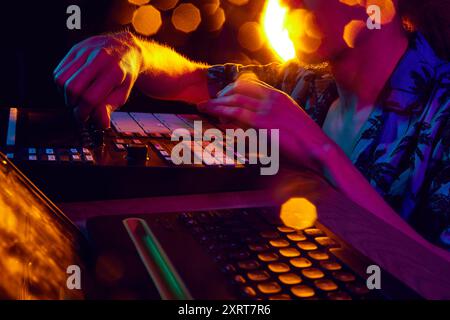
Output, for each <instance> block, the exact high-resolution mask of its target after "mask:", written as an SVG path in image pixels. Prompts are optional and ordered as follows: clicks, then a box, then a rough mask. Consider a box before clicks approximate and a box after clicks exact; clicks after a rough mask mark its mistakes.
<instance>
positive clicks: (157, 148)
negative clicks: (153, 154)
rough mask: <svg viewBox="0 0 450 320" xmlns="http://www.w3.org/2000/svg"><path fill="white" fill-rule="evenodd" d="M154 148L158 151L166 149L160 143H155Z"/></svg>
mask: <svg viewBox="0 0 450 320" xmlns="http://www.w3.org/2000/svg"><path fill="white" fill-rule="evenodd" d="M153 146H154V147H155V148H156V150H164V148H163V147H162V146H161V145H160V144H159V143H154V144H153Z"/></svg>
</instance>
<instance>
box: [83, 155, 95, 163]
mask: <svg viewBox="0 0 450 320" xmlns="http://www.w3.org/2000/svg"><path fill="white" fill-rule="evenodd" d="M85 158H86V161H87V162H94V157H93V156H92V155H87V156H85Z"/></svg>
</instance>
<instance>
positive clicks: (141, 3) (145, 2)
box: [128, 0, 150, 6]
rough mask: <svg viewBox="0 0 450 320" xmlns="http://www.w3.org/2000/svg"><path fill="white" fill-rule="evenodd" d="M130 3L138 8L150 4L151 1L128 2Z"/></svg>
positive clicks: (136, 0) (130, 0) (131, 0)
mask: <svg viewBox="0 0 450 320" xmlns="http://www.w3.org/2000/svg"><path fill="white" fill-rule="evenodd" d="M128 2H129V3H131V4H135V5H137V6H143V5H144V4H147V3H149V2H150V0H128Z"/></svg>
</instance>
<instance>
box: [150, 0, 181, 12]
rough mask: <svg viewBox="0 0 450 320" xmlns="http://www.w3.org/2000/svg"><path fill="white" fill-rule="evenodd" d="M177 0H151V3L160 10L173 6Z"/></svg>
mask: <svg viewBox="0 0 450 320" xmlns="http://www.w3.org/2000/svg"><path fill="white" fill-rule="evenodd" d="M177 4H178V0H152V5H153V6H154V7H155V8H158V9H159V10H162V11H167V10H171V9H173V8H175V6H176V5H177Z"/></svg>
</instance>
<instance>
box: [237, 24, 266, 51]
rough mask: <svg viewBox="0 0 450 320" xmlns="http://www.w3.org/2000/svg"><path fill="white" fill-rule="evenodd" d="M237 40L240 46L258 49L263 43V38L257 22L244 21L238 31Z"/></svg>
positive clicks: (251, 49) (252, 49)
mask: <svg viewBox="0 0 450 320" xmlns="http://www.w3.org/2000/svg"><path fill="white" fill-rule="evenodd" d="M238 41H239V44H240V45H241V47H243V48H245V49H247V50H249V51H258V50H259V49H261V48H262V46H263V45H264V42H265V39H264V35H263V34H262V31H261V26H260V25H259V23H257V22H246V23H244V24H243V25H242V26H241V27H240V28H239V32H238Z"/></svg>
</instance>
